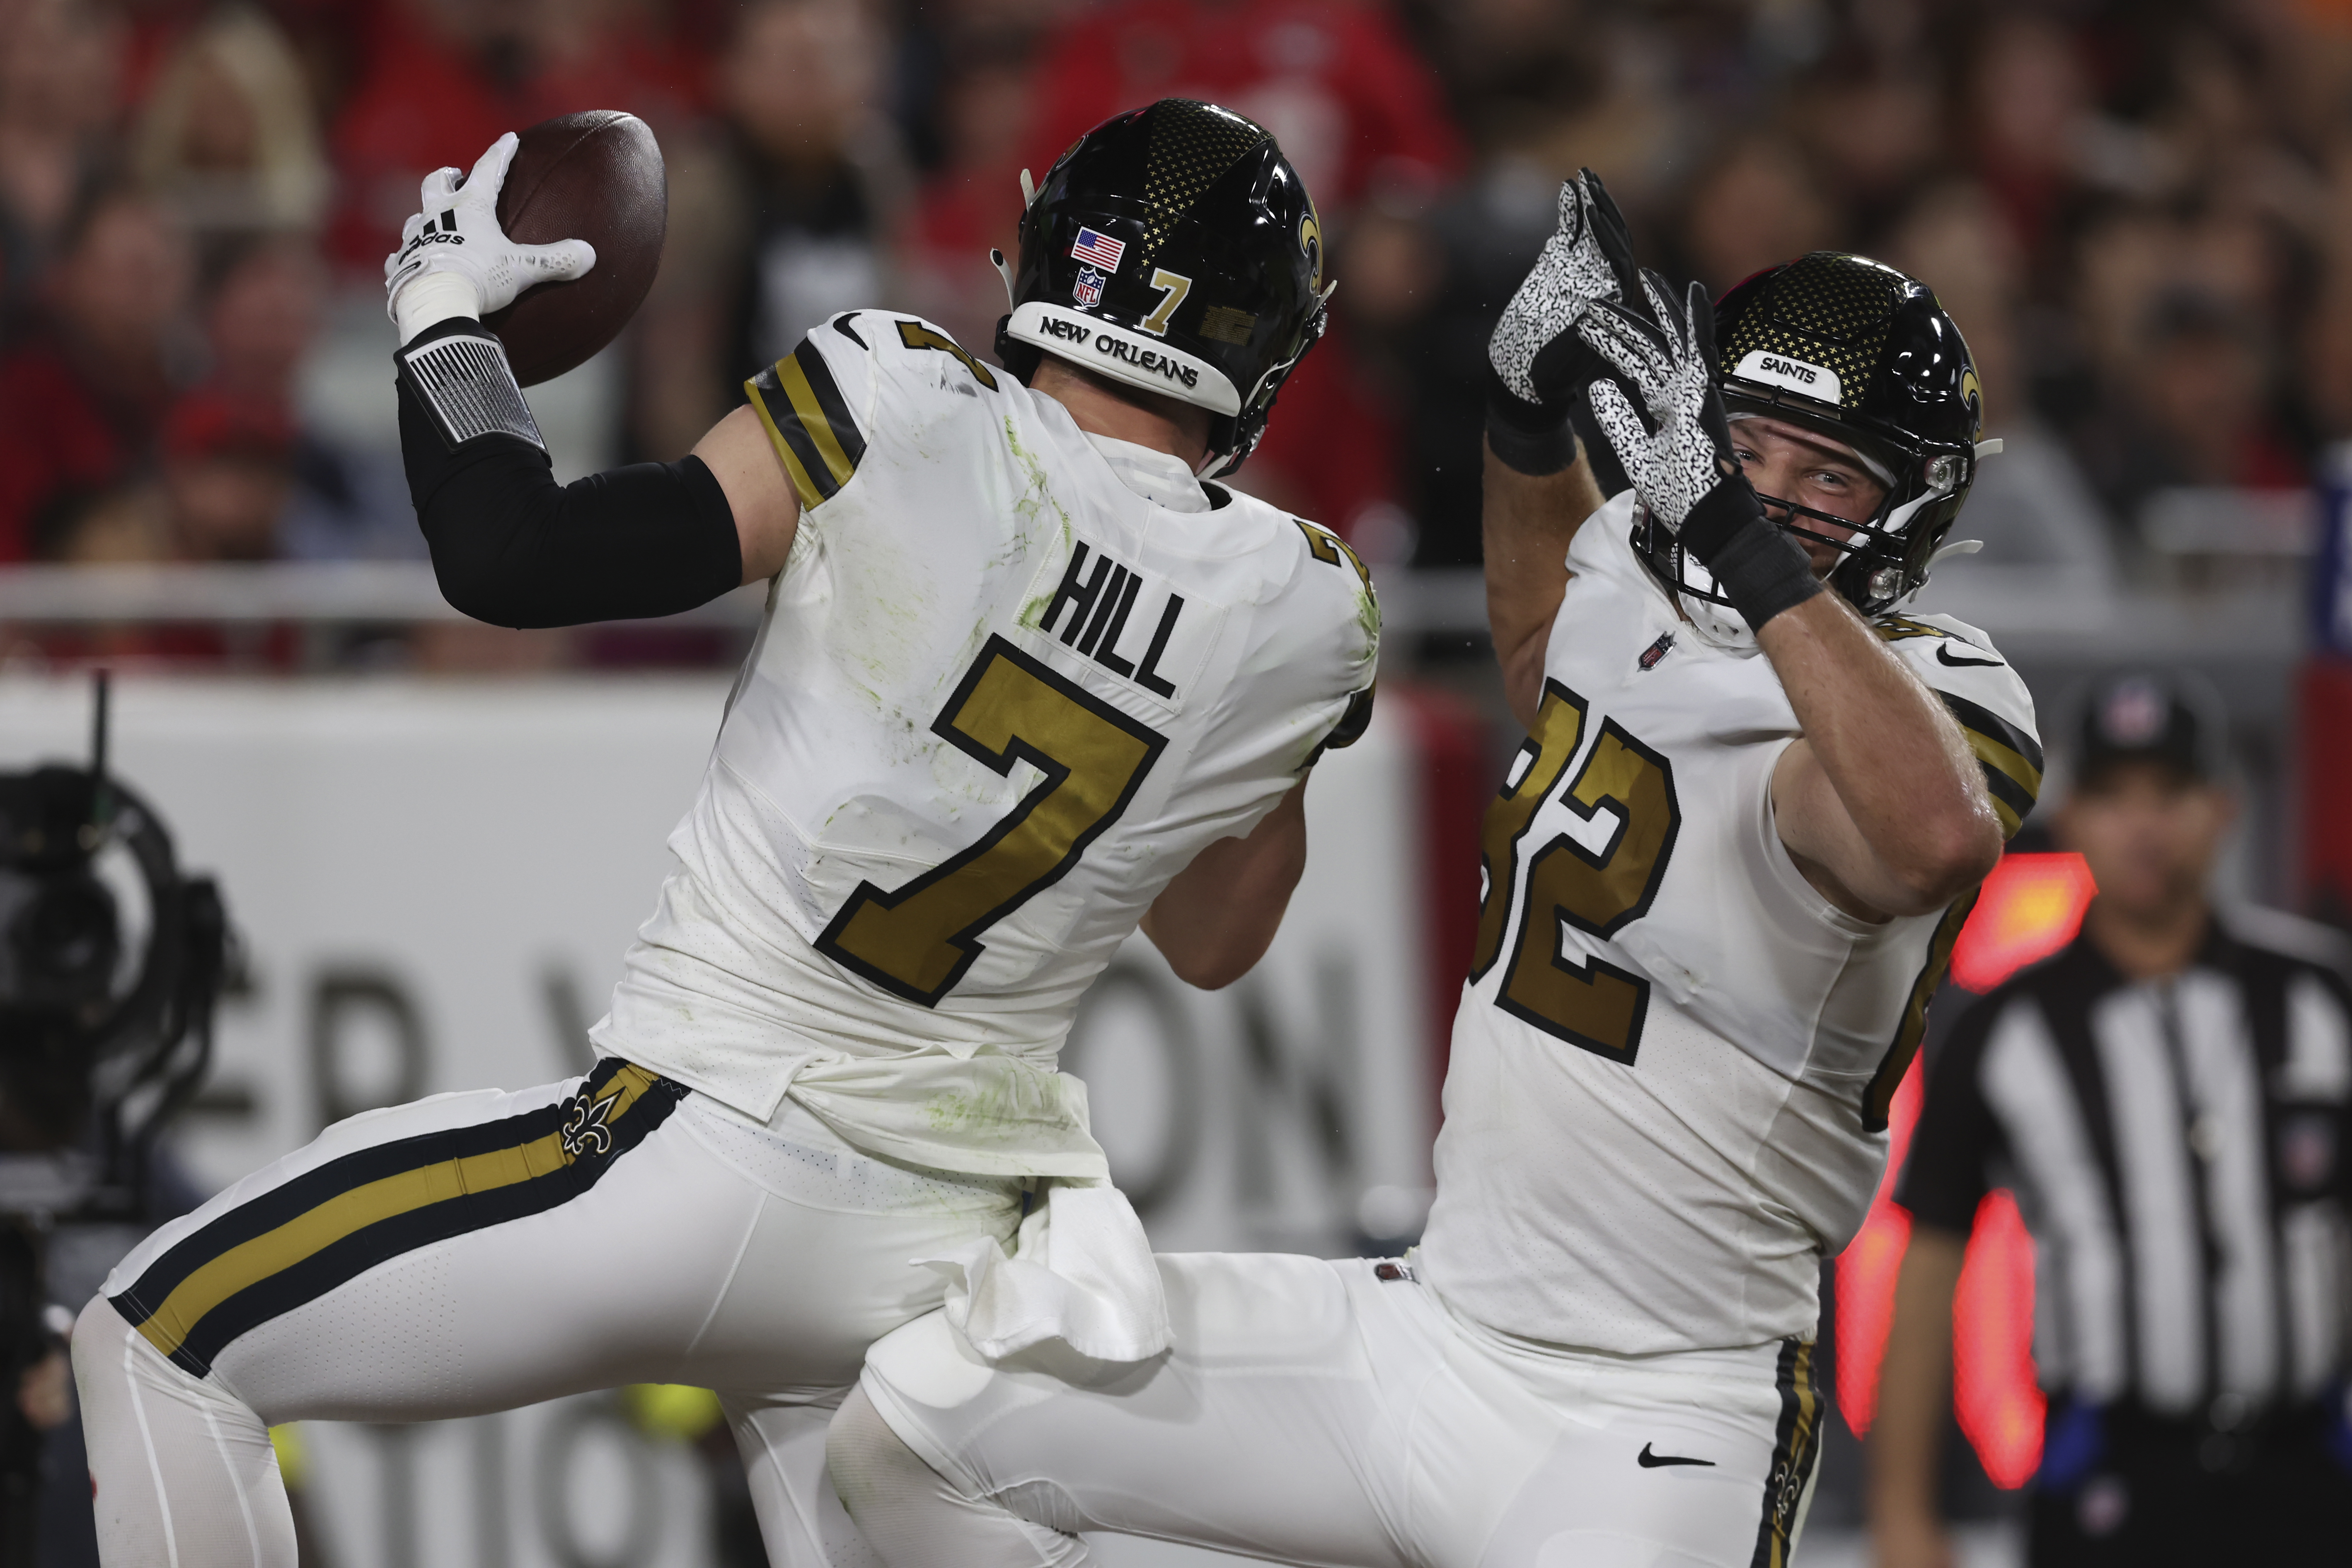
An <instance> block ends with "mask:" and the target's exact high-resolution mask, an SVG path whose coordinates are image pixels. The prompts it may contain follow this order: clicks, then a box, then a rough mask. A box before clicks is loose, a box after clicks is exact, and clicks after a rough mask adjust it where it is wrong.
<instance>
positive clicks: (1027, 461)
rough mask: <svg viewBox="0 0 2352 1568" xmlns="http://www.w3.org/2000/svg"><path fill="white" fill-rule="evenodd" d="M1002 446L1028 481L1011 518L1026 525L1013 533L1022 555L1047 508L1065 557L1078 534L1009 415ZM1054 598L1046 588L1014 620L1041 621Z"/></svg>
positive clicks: (1024, 606) (1025, 623)
mask: <svg viewBox="0 0 2352 1568" xmlns="http://www.w3.org/2000/svg"><path fill="white" fill-rule="evenodd" d="M1004 446H1005V449H1006V450H1008V451H1010V452H1011V453H1012V454H1013V461H1014V462H1016V463H1018V464H1020V465H1021V471H1022V472H1023V473H1024V474H1025V475H1027V476H1028V479H1029V484H1028V488H1027V489H1024V490H1023V491H1022V492H1021V495H1020V497H1019V498H1018V499H1017V500H1014V501H1013V516H1014V517H1016V518H1018V519H1020V520H1021V521H1022V522H1023V523H1024V524H1027V525H1029V526H1027V527H1024V528H1021V529H1019V530H1017V533H1018V536H1019V539H1020V548H1021V551H1022V553H1023V556H1024V557H1025V556H1026V554H1027V552H1028V543H1029V537H1030V534H1031V532H1032V531H1033V529H1034V525H1035V524H1036V523H1037V522H1038V521H1040V520H1041V519H1043V517H1044V516H1045V509H1046V508H1047V507H1049V506H1050V507H1052V508H1053V509H1054V516H1055V520H1056V521H1058V522H1059V523H1060V525H1061V532H1062V552H1063V553H1064V554H1067V553H1068V552H1070V551H1071V549H1072V548H1074V547H1075V545H1076V542H1077V531H1076V529H1075V528H1073V527H1072V526H1071V523H1070V514H1069V513H1068V512H1067V511H1066V510H1063V508H1062V503H1061V502H1060V501H1057V500H1055V499H1054V487H1053V485H1052V484H1051V483H1050V482H1049V481H1048V480H1047V479H1046V478H1045V465H1044V464H1043V463H1040V462H1039V461H1038V460H1037V454H1036V453H1034V452H1032V451H1031V450H1030V449H1029V448H1028V447H1024V446H1023V445H1022V444H1021V432H1020V429H1019V427H1018V426H1015V425H1014V424H1013V416H1011V415H1010V414H1008V415H1006V416H1004ZM1040 581H1043V579H1040ZM1053 596H1054V594H1053V589H1052V588H1050V587H1049V588H1047V589H1046V590H1045V592H1043V593H1041V594H1039V595H1037V596H1036V597H1034V598H1033V599H1031V600H1029V601H1028V602H1027V603H1026V604H1024V605H1022V606H1021V609H1020V612H1019V613H1018V614H1017V615H1016V616H1014V617H1013V618H1014V619H1015V620H1017V621H1018V622H1019V623H1020V624H1021V625H1023V626H1035V625H1036V624H1037V623H1038V622H1039V621H1040V620H1041V619H1043V618H1044V616H1045V605H1047V603H1048V602H1050V601H1051V600H1052V598H1053ZM974 651H975V652H977V651H978V650H977V649H975V650H974Z"/></svg>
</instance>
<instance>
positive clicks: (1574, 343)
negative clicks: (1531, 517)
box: [1486, 169, 1646, 473]
mask: <svg viewBox="0 0 2352 1568" xmlns="http://www.w3.org/2000/svg"><path fill="white" fill-rule="evenodd" d="M1639 282H1640V273H1639V271H1638V269H1637V268H1635V266H1634V264H1633V236H1632V235H1631V233H1630V232H1628V230H1627V229H1626V227H1625V219H1624V216H1623V215H1622V214H1621V213H1620V212H1618V210H1617V204H1616V203H1615V202H1613V201H1612V200H1611V199H1610V197H1609V192H1608V189H1607V187H1605V186H1603V185H1602V184H1601V176H1600V175H1598V174H1594V173H1593V172H1592V171H1591V170H1590V169H1586V170H1584V171H1582V172H1581V173H1580V174H1578V175H1577V176H1576V178H1575V179H1573V180H1570V181H1569V182H1567V183H1566V184H1562V185H1561V186H1560V188H1559V228H1558V229H1556V230H1555V231H1554V232H1553V234H1552V236H1551V237H1550V238H1549V239H1548V240H1546V241H1545V242H1544V247H1543V252H1542V254H1541V255H1539V256H1538V257H1537V258H1536V264H1535V267H1534V268H1533V269H1531V270H1530V271H1529V272H1528V276H1527V279H1526V280H1525V281H1523V282H1522V283H1520V285H1519V290H1518V292H1517V294H1515V295H1513V296H1512V297H1511V302H1510V304H1509V305H1508V306H1507V307H1505V309H1504V310H1503V318H1502V320H1501V321H1498V322H1496V325H1495V332H1494V335H1493V336H1492V337H1491V338H1489V339H1488V340H1487V343H1486V366H1487V368H1486V416H1487V417H1486V425H1487V433H1488V441H1489V444H1490V445H1492V446H1493V447H1494V448H1495V455H1496V457H1498V458H1502V460H1503V461H1504V462H1505V463H1507V464H1508V465H1509V466H1510V467H1512V468H1517V469H1518V470H1520V471H1521V472H1523V473H1549V472H1556V471H1557V470H1558V469H1559V468H1565V467H1566V466H1567V465H1568V464H1569V463H1570V462H1572V461H1573V460H1574V458H1575V445H1574V438H1573V437H1571V436H1570V434H1569V432H1568V422H1569V418H1570V415H1571V414H1573V413H1576V412H1578V411H1579V405H1580V402H1581V401H1582V399H1583V396H1584V394H1585V390H1586V388H1588V387H1589V386H1591V384H1592V381H1593V378H1594V377H1595V376H1598V375H1601V374H1607V367H1606V366H1605V365H1603V364H1602V363H1601V362H1600V361H1598V360H1597V359H1596V358H1595V357H1594V356H1593V354H1592V353H1591V351H1590V350H1589V349H1588V348H1587V346H1586V345H1585V344H1584V343H1582V342H1580V341H1579V340H1578V338H1577V336H1576V323H1577V321H1578V319H1579V318H1580V317H1581V316H1582V315H1583V314H1584V313H1585V311H1586V310H1588V309H1590V308H1591V306H1592V305H1593V304H1594V303H1596V302H1597V301H1601V300H1614V301H1617V302H1619V303H1631V304H1632V305H1633V308H1634V309H1635V310H1637V311H1639V310H1643V309H1645V308H1646V307H1645V302H1644V301H1643V296H1642V294H1641V290H1640V287H1639Z"/></svg>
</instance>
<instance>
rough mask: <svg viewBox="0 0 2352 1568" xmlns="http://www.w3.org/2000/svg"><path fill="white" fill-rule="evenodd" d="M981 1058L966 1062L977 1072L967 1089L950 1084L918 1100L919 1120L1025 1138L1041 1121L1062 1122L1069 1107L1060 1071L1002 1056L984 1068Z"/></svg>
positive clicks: (938, 1128)
mask: <svg viewBox="0 0 2352 1568" xmlns="http://www.w3.org/2000/svg"><path fill="white" fill-rule="evenodd" d="M984 1059H985V1058H973V1059H972V1061H971V1064H970V1065H971V1066H972V1067H974V1068H980V1073H979V1074H977V1075H975V1076H976V1078H977V1079H978V1081H976V1082H975V1083H974V1084H973V1086H972V1087H971V1089H969V1090H959V1089H950V1090H949V1091H947V1092H945V1093H942V1094H935V1095H933V1096H931V1097H930V1099H929V1100H925V1101H924V1102H923V1119H924V1120H925V1121H928V1122H929V1124H930V1127H931V1131H934V1132H939V1133H948V1132H955V1133H961V1134H962V1135H964V1136H965V1137H971V1136H973V1135H975V1134H981V1135H986V1134H989V1133H994V1134H996V1135H998V1136H1001V1137H1003V1136H1009V1137H1012V1138H1015V1139H1025V1138H1027V1137H1029V1136H1030V1135H1031V1132H1032V1131H1033V1130H1034V1129H1035V1128H1037V1127H1039V1126H1041V1125H1044V1126H1054V1127H1058V1126H1060V1125H1062V1124H1063V1123H1064V1122H1065V1121H1067V1119H1068V1118H1069V1115H1070V1107H1069V1104H1068V1095H1067V1092H1066V1089H1065V1087H1064V1084H1063V1080H1062V1075H1061V1074H1059V1073H1055V1072H1041V1071H1038V1070H1036V1069H1034V1068H1028V1069H1027V1070H1024V1067H1025V1065H1026V1064H1022V1063H1019V1062H1017V1060H1015V1059H1013V1058H999V1059H998V1061H997V1062H996V1063H994V1064H990V1066H992V1067H993V1068H996V1070H990V1067H984V1066H982V1063H983V1061H984Z"/></svg>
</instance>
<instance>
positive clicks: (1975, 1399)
mask: <svg viewBox="0 0 2352 1568" xmlns="http://www.w3.org/2000/svg"><path fill="white" fill-rule="evenodd" d="M1952 1414H1953V1415H1957V1416H1958V1417H1959V1422H1960V1430H1961V1432H1963V1433H1964V1434H1966V1435H1967V1436H1968V1439H1969V1447H1972V1448H1974V1449H1975V1450H1976V1451H1977V1459H1978V1462H1979V1463H1980V1464H1982V1465H1983V1466H1984V1471H1985V1474H1986V1475H1987V1476H1989V1477H1990V1478H1991V1479H1992V1484H1993V1485H1995V1486H1997V1487H2002V1488H2005V1489H2009V1490H2011V1491H2014V1490H2015V1489H2018V1488H2019V1487H2021V1486H2023V1485H2024V1484H2025V1483H2026V1482H2027V1481H2029V1480H2032V1479H2033V1472H2034V1470H2035V1468H2037V1467H2039V1466H2040V1465H2041V1463H2042V1387H2041V1384H2038V1383H2037V1382H2035V1380H2034V1376H2033V1239H2032V1237H2030V1236H2028V1235H2027V1234H2026V1230H2025V1221H2024V1219H2023V1217H2022V1216H2021V1215H2019V1214H2018V1212H2017V1200H2016V1199H2014V1198H2012V1197H2011V1196H2010V1195H2009V1194H2007V1193H2005V1192H1995V1193H1987V1194H1985V1200H1984V1202H1983V1203H1981V1204H1979V1205H1977V1223H1976V1229H1975V1231H1974V1233H1973V1234H1971V1235H1970V1236H1969V1251H1968V1259H1967V1261H1966V1262H1964V1263H1962V1264H1961V1266H1960V1285H1959V1289H1958V1290H1956V1291H1954V1292H1953V1296H1952Z"/></svg>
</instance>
